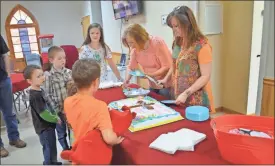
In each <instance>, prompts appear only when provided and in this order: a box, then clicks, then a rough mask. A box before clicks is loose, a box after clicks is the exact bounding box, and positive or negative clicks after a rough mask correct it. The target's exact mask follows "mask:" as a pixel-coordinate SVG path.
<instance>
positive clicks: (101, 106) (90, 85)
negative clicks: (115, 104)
mask: <svg viewBox="0 0 275 166" xmlns="http://www.w3.org/2000/svg"><path fill="white" fill-rule="evenodd" d="M99 77H100V66H99V64H98V63H97V62H96V61H94V60H91V59H81V60H78V61H76V62H75V64H74V65H73V68H72V78H73V81H74V84H75V85H76V87H77V93H76V94H75V95H73V96H70V97H68V98H66V99H65V101H64V112H65V114H66V118H67V121H68V123H69V124H70V125H71V127H72V130H73V133H74V142H77V141H78V140H79V139H81V138H82V137H83V136H85V135H86V134H87V133H88V132H89V131H91V130H95V129H98V130H100V131H101V135H102V137H103V140H104V141H105V142H106V143H107V144H109V145H115V144H119V143H121V142H122V141H123V139H124V138H123V137H118V136H117V135H116V133H115V132H114V131H113V127H112V122H111V118H110V114H109V112H108V107H107V104H106V103H104V102H103V101H100V100H97V99H95V98H94V97H93V95H94V93H95V92H96V91H97V89H98V86H99V82H100V81H99Z"/></svg>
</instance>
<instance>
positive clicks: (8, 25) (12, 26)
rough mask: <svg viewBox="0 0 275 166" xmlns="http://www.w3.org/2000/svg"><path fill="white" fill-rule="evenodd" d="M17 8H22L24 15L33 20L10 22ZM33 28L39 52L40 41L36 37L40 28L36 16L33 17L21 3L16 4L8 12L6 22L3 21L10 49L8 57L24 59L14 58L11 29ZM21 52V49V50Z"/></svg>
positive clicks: (22, 59)
mask: <svg viewBox="0 0 275 166" xmlns="http://www.w3.org/2000/svg"><path fill="white" fill-rule="evenodd" d="M18 10H22V11H23V12H25V13H26V15H27V16H28V17H30V19H31V20H32V21H33V23H31V24H12V25H11V24H10V22H11V19H12V18H13V16H14V14H15V13H16V12H17V11H18ZM31 27H33V28H35V33H36V41H37V45H38V52H39V54H41V50H40V49H41V48H40V41H39V39H38V36H39V35H40V30H39V24H38V22H37V20H36V18H35V17H34V15H33V14H32V13H31V12H30V11H28V10H27V9H26V8H24V7H23V6H22V5H19V4H18V5H16V6H15V7H14V8H13V9H12V10H11V11H10V13H9V15H8V16H7V19H6V23H5V29H6V36H7V41H8V46H9V49H10V57H11V58H12V59H15V60H16V61H25V58H24V57H23V58H16V57H15V52H14V47H13V42H12V36H11V32H10V30H11V29H19V28H31ZM21 47H22V46H21ZM22 52H23V51H22Z"/></svg>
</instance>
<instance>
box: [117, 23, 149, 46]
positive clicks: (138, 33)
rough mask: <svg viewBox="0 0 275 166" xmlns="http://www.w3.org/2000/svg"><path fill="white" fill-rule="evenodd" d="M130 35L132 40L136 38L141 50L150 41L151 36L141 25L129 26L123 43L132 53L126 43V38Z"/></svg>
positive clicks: (125, 31)
mask: <svg viewBox="0 0 275 166" xmlns="http://www.w3.org/2000/svg"><path fill="white" fill-rule="evenodd" d="M127 35H129V36H131V37H132V38H134V40H135V41H136V42H137V44H138V45H139V47H140V48H144V45H145V43H146V41H148V40H149V34H148V32H147V31H146V30H145V28H143V27H142V26H141V25H139V24H131V25H129V26H128V27H127V28H126V29H125V30H124V33H123V36H122V43H123V45H124V46H125V47H128V48H129V51H130V47H129V45H128V43H127V41H126V36H127Z"/></svg>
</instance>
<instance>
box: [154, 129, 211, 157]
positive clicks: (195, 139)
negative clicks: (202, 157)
mask: <svg viewBox="0 0 275 166" xmlns="http://www.w3.org/2000/svg"><path fill="white" fill-rule="evenodd" d="M205 138H206V135H205V134H203V133H199V132H196V131H194V130H190V129H187V128H182V129H180V130H178V131H176V132H169V133H167V134H162V135H160V136H159V137H158V138H157V139H156V140H155V141H153V142H152V143H151V144H150V145H149V147H150V148H153V149H156V150H160V151H162V152H165V153H168V154H174V153H175V152H176V151H177V150H181V151H194V150H195V149H194V146H195V145H196V144H198V143H199V142H201V141H203V140H204V139H205Z"/></svg>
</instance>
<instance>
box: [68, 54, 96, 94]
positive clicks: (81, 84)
mask: <svg viewBox="0 0 275 166" xmlns="http://www.w3.org/2000/svg"><path fill="white" fill-rule="evenodd" d="M99 77H100V66H99V64H98V63H97V62H96V61H95V60H92V59H80V60H77V61H76V62H75V63H74V65H73V68H72V78H73V80H74V83H75V85H76V87H77V89H81V88H88V87H90V86H91V84H92V82H94V81H95V80H96V79H97V78H99Z"/></svg>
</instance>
